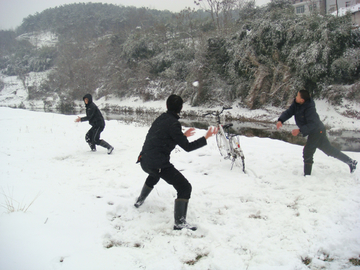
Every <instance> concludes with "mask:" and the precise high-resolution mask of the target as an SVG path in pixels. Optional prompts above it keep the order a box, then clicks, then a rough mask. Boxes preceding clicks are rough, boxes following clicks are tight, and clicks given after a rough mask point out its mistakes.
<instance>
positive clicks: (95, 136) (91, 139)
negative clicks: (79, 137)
mask: <svg viewBox="0 0 360 270" xmlns="http://www.w3.org/2000/svg"><path fill="white" fill-rule="evenodd" d="M103 130H104V127H103V126H99V127H97V126H94V127H92V128H90V129H89V131H88V132H87V133H86V135H85V141H86V142H87V143H89V144H92V145H95V144H97V145H99V144H100V133H101V132H102V131H103Z"/></svg>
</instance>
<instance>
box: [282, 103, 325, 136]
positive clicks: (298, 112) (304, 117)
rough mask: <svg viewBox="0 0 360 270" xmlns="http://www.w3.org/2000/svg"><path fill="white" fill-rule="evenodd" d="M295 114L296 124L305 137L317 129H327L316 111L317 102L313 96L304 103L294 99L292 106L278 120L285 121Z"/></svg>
mask: <svg viewBox="0 0 360 270" xmlns="http://www.w3.org/2000/svg"><path fill="white" fill-rule="evenodd" d="M293 115H294V116H295V122H296V125H297V126H298V127H299V129H300V132H301V133H302V134H303V136H304V137H305V136H308V135H310V134H311V133H314V132H315V131H318V130H325V126H324V124H323V123H322V122H321V120H320V117H319V115H318V114H317V112H316V109H315V102H314V100H313V99H311V98H310V99H309V100H307V101H305V102H304V103H303V104H298V103H296V102H295V100H294V101H293V103H292V104H291V106H290V107H289V108H288V109H287V110H286V111H284V112H283V113H282V114H281V115H280V117H279V119H278V120H279V121H281V123H284V122H285V121H286V120H288V119H289V118H290V117H291V116H293Z"/></svg>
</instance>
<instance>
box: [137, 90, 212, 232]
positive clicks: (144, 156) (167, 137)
mask: <svg viewBox="0 0 360 270" xmlns="http://www.w3.org/2000/svg"><path fill="white" fill-rule="evenodd" d="M166 105H167V109H168V110H167V112H166V113H163V114H162V115H160V116H159V117H158V118H157V119H156V120H155V121H154V122H153V124H152V126H151V127H150V129H149V132H148V134H147V135H146V139H145V142H144V145H143V148H142V150H141V153H140V155H139V159H138V162H140V164H141V167H142V169H143V170H144V171H145V172H146V173H148V174H149V175H148V177H147V179H146V181H145V184H144V186H143V188H142V190H141V193H140V196H139V197H138V199H137V201H136V203H135V207H140V206H141V205H142V204H143V203H144V201H145V199H146V197H147V196H148V195H149V193H150V192H151V191H152V189H153V188H154V185H156V184H157V183H158V182H159V180H160V178H162V179H164V180H165V181H166V182H167V183H168V184H170V185H172V186H174V188H175V189H176V191H177V199H176V200H175V208H174V218H175V225H174V230H181V229H183V228H187V229H191V230H196V227H194V226H190V225H189V224H188V223H187V222H186V212H187V207H188V201H189V199H190V194H191V189H192V188H191V184H190V183H189V182H188V180H187V179H186V178H185V177H184V176H183V175H182V174H181V173H180V172H179V171H178V170H177V169H176V168H175V167H174V165H173V164H171V163H170V153H171V151H172V150H173V149H174V148H175V146H176V145H179V146H180V147H181V148H183V149H184V150H185V151H187V152H190V151H193V150H196V149H198V148H200V147H203V146H205V145H206V144H207V142H206V140H207V139H208V138H209V137H211V136H212V135H214V134H216V133H217V128H210V129H209V130H208V131H207V133H206V135H205V136H204V137H201V138H199V139H197V140H195V141H193V142H189V141H188V139H187V137H189V136H191V135H193V134H194V130H195V129H194V128H190V129H188V130H187V131H186V132H185V133H183V132H182V130H181V124H180V122H179V120H178V119H179V113H180V111H181V109H182V105H183V100H182V98H181V97H180V96H177V95H171V96H169V97H168V99H167V101H166Z"/></svg>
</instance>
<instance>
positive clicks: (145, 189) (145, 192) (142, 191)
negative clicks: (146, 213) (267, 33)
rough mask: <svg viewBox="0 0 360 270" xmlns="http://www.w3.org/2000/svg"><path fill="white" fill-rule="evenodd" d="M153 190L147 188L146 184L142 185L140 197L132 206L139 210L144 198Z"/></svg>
mask: <svg viewBox="0 0 360 270" xmlns="http://www.w3.org/2000/svg"><path fill="white" fill-rule="evenodd" d="M152 190H153V189H152V188H150V187H148V186H147V185H146V184H144V186H143V188H142V190H141V193H140V196H139V198H138V199H137V201H136V203H135V204H134V206H135V207H136V208H139V207H140V206H141V205H142V204H143V203H144V201H145V199H146V197H147V196H148V195H149V194H150V192H151V191H152Z"/></svg>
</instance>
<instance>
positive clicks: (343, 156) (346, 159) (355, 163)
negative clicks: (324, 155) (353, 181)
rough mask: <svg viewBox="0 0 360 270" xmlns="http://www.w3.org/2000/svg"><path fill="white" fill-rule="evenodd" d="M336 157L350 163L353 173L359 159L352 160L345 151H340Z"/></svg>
mask: <svg viewBox="0 0 360 270" xmlns="http://www.w3.org/2000/svg"><path fill="white" fill-rule="evenodd" d="M335 158H337V159H338V160H341V161H342V162H345V163H346V164H347V165H349V168H350V173H353V172H354V171H355V170H356V165H357V161H356V160H352V159H351V158H349V157H348V156H347V155H345V154H344V153H342V152H339V153H338V155H337V156H336V157H335Z"/></svg>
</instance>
